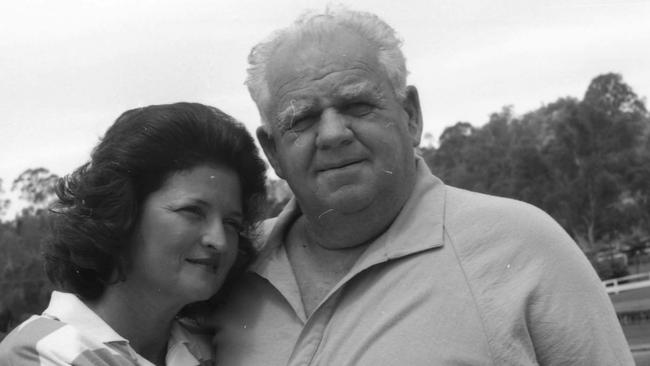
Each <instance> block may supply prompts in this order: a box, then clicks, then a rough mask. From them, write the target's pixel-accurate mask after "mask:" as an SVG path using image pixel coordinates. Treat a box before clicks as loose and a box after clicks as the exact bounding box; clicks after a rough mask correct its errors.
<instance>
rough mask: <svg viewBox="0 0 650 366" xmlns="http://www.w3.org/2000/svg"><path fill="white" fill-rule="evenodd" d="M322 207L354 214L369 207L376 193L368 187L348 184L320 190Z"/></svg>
mask: <svg viewBox="0 0 650 366" xmlns="http://www.w3.org/2000/svg"><path fill="white" fill-rule="evenodd" d="M319 196H320V198H321V200H320V201H321V207H323V208H324V209H323V211H324V212H327V213H325V214H328V213H334V212H336V213H340V214H354V213H357V212H361V211H363V210H365V209H366V208H368V207H369V206H370V205H371V204H372V202H373V200H374V195H373V194H372V193H371V192H370V190H369V189H368V187H363V186H361V187H360V186H355V185H346V186H343V187H339V188H338V189H335V190H326V191H321V192H319Z"/></svg>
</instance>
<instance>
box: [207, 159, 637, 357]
mask: <svg viewBox="0 0 650 366" xmlns="http://www.w3.org/2000/svg"><path fill="white" fill-rule="evenodd" d="M300 215H301V213H300V210H299V207H298V206H297V204H296V202H295V201H291V202H290V203H289V204H288V205H287V207H286V208H285V210H284V211H283V212H282V213H281V214H280V216H279V217H278V218H277V219H273V220H271V221H268V222H266V223H265V227H266V230H267V234H266V235H265V236H266V238H267V240H266V243H265V249H264V251H263V253H262V255H261V256H260V258H259V259H258V260H257V261H256V263H254V265H253V266H252V267H251V268H250V271H249V272H248V273H247V274H245V276H243V277H242V278H241V280H240V282H239V283H238V284H237V286H235V290H234V292H233V293H232V295H231V297H230V299H229V301H228V302H227V303H226V304H225V305H224V306H223V307H222V308H219V309H217V310H216V311H215V313H214V314H213V315H212V317H211V318H210V319H209V321H210V322H211V323H212V325H214V326H216V327H217V329H218V331H217V333H216V335H215V339H214V341H215V343H216V347H217V348H218V349H219V350H220V352H218V353H217V363H218V364H223V365H249V366H254V365H290V366H293V365H337V366H345V365H356V366H362V365H368V366H370V365H495V366H496V365H498V366H501V365H590V366H591V365H607V366H612V365H633V364H634V363H633V361H632V357H631V354H630V351H629V348H628V345H627V343H626V341H625V338H624V336H623V333H622V331H621V328H620V325H619V323H618V320H617V318H616V314H615V312H614V310H613V307H612V304H611V302H610V300H609V298H608V296H607V294H606V293H605V289H604V286H602V284H601V282H600V280H599V279H598V277H597V276H596V273H595V272H594V270H593V268H592V267H591V265H590V264H589V262H588V261H587V259H586V258H585V256H584V255H583V253H582V252H581V251H580V249H579V248H578V246H577V245H576V244H575V243H574V242H573V240H572V239H571V238H570V237H569V236H568V235H567V234H566V232H565V231H564V230H563V229H562V228H561V227H560V226H559V225H558V224H557V223H556V222H555V221H554V220H553V219H551V218H550V217H549V216H548V215H547V214H545V213H544V212H542V211H541V210H539V209H537V208H535V207H533V206H531V205H528V204H526V203H523V202H519V201H516V200H512V199H506V198H500V197H494V196H489V195H484V194H479V193H474V192H469V191H465V190H462V189H458V188H453V187H450V186H446V185H445V184H443V183H442V182H441V181H440V180H439V179H437V178H436V177H435V176H433V175H432V174H431V173H430V172H429V170H428V168H427V166H426V164H425V162H424V161H423V160H422V159H421V158H418V160H417V182H416V185H415V188H414V191H413V193H412V195H411V196H410V198H409V199H408V201H407V203H406V204H405V206H404V208H403V209H402V210H401V212H400V213H399V215H398V217H397V218H396V219H395V220H394V222H393V223H392V224H391V226H390V227H389V228H388V229H387V230H386V231H385V232H384V233H383V234H382V235H381V236H380V237H378V238H377V239H376V240H374V242H372V243H371V244H370V245H369V246H368V247H367V249H366V250H365V251H364V253H363V254H362V255H361V257H360V258H359V259H358V260H357V262H356V263H355V264H354V266H353V267H352V269H351V270H350V271H349V273H348V274H347V275H346V276H345V277H343V278H342V279H341V280H340V281H339V282H338V283H337V284H336V285H335V286H334V287H333V288H332V289H331V291H330V292H329V294H328V295H327V296H326V297H325V299H324V300H323V301H322V302H321V303H320V305H318V307H317V308H316V309H315V311H314V312H313V313H312V314H311V315H310V316H306V313H305V310H304V307H303V304H302V301H301V297H300V292H299V288H298V285H297V281H296V278H295V276H294V273H293V270H292V268H291V265H290V263H289V261H288V257H287V252H286V250H285V247H284V237H285V235H286V232H287V230H288V228H289V227H290V226H291V224H292V223H293V222H294V221H295V220H296V218H298V217H299V216H300ZM361 224H362V223H361Z"/></svg>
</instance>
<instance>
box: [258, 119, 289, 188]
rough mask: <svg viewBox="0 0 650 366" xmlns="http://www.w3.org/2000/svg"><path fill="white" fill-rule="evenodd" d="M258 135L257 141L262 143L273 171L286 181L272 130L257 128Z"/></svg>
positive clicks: (266, 127) (262, 127) (263, 127)
mask: <svg viewBox="0 0 650 366" xmlns="http://www.w3.org/2000/svg"><path fill="white" fill-rule="evenodd" d="M256 133H257V141H259V142H260V145H261V146H262V150H264V154H265V155H266V158H267V159H268V160H269V163H270V164H271V167H273V170H275V174H276V175H277V176H278V177H280V178H282V179H286V178H285V177H284V174H283V173H282V168H281V167H280V163H279V162H278V155H277V154H278V152H277V149H276V147H275V140H274V139H273V134H272V133H271V131H270V129H269V128H268V126H260V127H258V128H257V131H256Z"/></svg>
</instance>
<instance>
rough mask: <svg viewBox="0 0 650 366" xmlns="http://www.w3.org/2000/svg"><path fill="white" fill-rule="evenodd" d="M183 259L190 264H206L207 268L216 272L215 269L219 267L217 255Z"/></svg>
mask: <svg viewBox="0 0 650 366" xmlns="http://www.w3.org/2000/svg"><path fill="white" fill-rule="evenodd" d="M185 261H187V262H189V263H192V264H198V265H201V266H206V267H208V269H210V270H212V272H216V271H217V269H219V256H214V257H204V258H187V259H185Z"/></svg>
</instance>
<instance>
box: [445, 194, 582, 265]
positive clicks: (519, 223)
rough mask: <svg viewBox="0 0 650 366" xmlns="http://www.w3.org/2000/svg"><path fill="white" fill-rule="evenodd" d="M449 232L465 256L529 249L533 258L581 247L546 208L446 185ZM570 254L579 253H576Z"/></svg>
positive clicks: (509, 253)
mask: <svg viewBox="0 0 650 366" xmlns="http://www.w3.org/2000/svg"><path fill="white" fill-rule="evenodd" d="M445 233H446V235H447V237H448V238H449V240H450V244H452V245H454V246H455V247H457V250H458V252H459V254H460V255H461V257H468V256H476V255H479V254H480V253H485V254H486V255H490V256H491V255H495V254H497V255H501V256H505V257H514V256H517V255H519V254H520V253H522V252H526V255H525V256H526V257H528V258H530V259H531V260H536V261H537V260H552V257H554V256H555V255H558V254H562V253H564V254H569V252H575V251H579V250H578V246H577V245H576V244H575V242H574V241H573V239H571V237H570V236H569V235H568V234H567V233H566V231H564V229H563V228H562V227H561V226H560V225H559V224H558V223H557V222H556V221H555V220H554V219H553V218H552V217H551V216H549V215H548V214H547V213H546V212H544V211H542V210H541V209H539V208H537V207H535V206H533V205H531V204H528V203H526V202H522V201H519V200H515V199H511V198H505V197H498V196H492V195H487V194H483V193H477V192H471V191H467V190H463V189H459V188H455V187H449V186H447V188H446V200H445ZM570 255H572V256H573V255H575V253H572V254H570Z"/></svg>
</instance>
